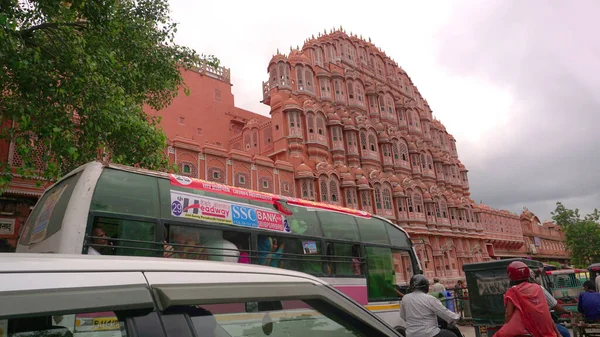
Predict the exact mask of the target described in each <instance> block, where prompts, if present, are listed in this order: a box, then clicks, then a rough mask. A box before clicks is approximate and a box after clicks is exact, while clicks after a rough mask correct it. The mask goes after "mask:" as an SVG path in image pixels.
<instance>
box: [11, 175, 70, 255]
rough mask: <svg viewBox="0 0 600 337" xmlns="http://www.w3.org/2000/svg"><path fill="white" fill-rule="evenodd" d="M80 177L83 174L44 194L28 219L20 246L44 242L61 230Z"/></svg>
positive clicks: (58, 184)
mask: <svg viewBox="0 0 600 337" xmlns="http://www.w3.org/2000/svg"><path fill="white" fill-rule="evenodd" d="M80 176H81V173H77V174H75V175H73V176H71V177H69V178H66V179H65V180H63V181H61V182H59V183H57V184H56V185H54V187H52V189H50V190H49V191H47V192H46V193H44V196H43V197H42V199H41V200H40V201H39V202H38V203H37V204H36V205H35V209H34V210H33V212H32V213H31V215H29V218H28V219H27V223H26V224H25V227H24V228H23V232H22V233H21V238H20V240H19V244H22V245H29V244H34V243H38V242H42V241H44V240H45V239H46V238H47V237H49V236H51V235H52V234H54V233H56V232H58V231H59V230H60V228H61V227H62V221H63V217H64V215H65V211H66V209H67V205H68V203H69V200H70V199H71V194H73V189H75V185H76V184H77V181H79V177H80Z"/></svg>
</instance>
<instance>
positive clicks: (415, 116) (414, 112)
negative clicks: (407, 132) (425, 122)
mask: <svg viewBox="0 0 600 337" xmlns="http://www.w3.org/2000/svg"><path fill="white" fill-rule="evenodd" d="M413 120H414V121H415V126H417V127H418V126H419V114H418V113H417V112H416V111H413Z"/></svg>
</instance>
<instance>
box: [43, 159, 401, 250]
mask: <svg viewBox="0 0 600 337" xmlns="http://www.w3.org/2000/svg"><path fill="white" fill-rule="evenodd" d="M90 166H101V167H102V169H104V168H111V169H115V170H120V171H125V172H130V173H135V174H141V175H145V176H152V177H156V178H160V179H167V180H171V182H172V183H175V184H178V183H177V181H179V182H181V181H182V180H186V182H185V183H183V184H181V183H179V184H178V185H179V186H181V187H187V188H189V187H190V186H188V185H190V184H193V185H194V186H202V187H203V188H204V189H206V190H207V191H210V192H214V193H221V194H229V195H233V196H237V197H247V198H249V199H252V198H257V199H259V201H266V200H284V201H286V202H288V203H290V204H294V205H298V206H303V207H307V208H316V209H321V210H327V211H333V212H340V213H345V214H349V215H355V216H360V217H366V218H370V217H373V218H377V219H379V220H382V221H385V222H387V223H388V224H390V225H393V226H394V227H395V228H396V229H398V230H400V231H402V232H403V233H404V234H405V235H406V236H407V237H408V238H409V239H410V235H409V234H408V233H407V232H406V231H405V230H404V229H403V228H402V227H400V226H398V225H396V224H394V223H393V222H392V221H390V220H389V219H386V218H384V217H381V216H377V215H374V214H371V213H369V212H366V211H362V210H355V209H351V208H346V207H342V206H337V205H331V204H325V203H320V202H314V201H309V200H304V199H299V198H293V197H286V196H282V195H275V194H271V193H266V192H260V191H255V190H249V189H246V188H242V187H234V186H229V185H225V184H220V183H216V182H212V181H206V180H202V179H197V178H189V177H184V176H179V175H176V174H171V173H167V172H160V171H153V170H147V169H143V168H139V167H132V166H126V165H120V164H114V163H103V162H100V161H92V162H89V163H86V164H84V165H81V166H80V167H78V168H76V169H74V170H73V171H71V172H69V173H68V174H66V175H64V176H63V177H62V178H61V179H60V180H58V181H57V182H56V183H55V184H53V185H52V186H51V187H50V188H52V187H53V186H54V185H56V184H58V183H59V182H61V181H62V180H64V179H66V178H68V177H70V176H72V175H74V174H77V173H78V172H81V171H83V170H85V169H86V168H88V167H90ZM50 188H48V190H49V189H50ZM227 191H229V192H227Z"/></svg>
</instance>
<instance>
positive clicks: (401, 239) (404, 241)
mask: <svg viewBox="0 0 600 337" xmlns="http://www.w3.org/2000/svg"><path fill="white" fill-rule="evenodd" d="M385 227H387V231H388V234H389V236H390V241H391V243H392V246H394V247H402V248H410V247H411V246H412V243H411V242H410V240H409V239H408V236H407V235H406V234H405V233H404V232H403V231H401V230H400V229H399V228H396V227H395V226H394V225H392V224H386V226H385Z"/></svg>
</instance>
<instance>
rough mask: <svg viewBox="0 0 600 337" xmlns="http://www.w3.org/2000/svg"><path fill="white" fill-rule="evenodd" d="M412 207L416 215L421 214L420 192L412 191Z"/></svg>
mask: <svg viewBox="0 0 600 337" xmlns="http://www.w3.org/2000/svg"><path fill="white" fill-rule="evenodd" d="M412 199H413V205H414V206H415V212H416V213H423V196H422V195H421V192H420V191H414V192H413V195H412Z"/></svg>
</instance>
